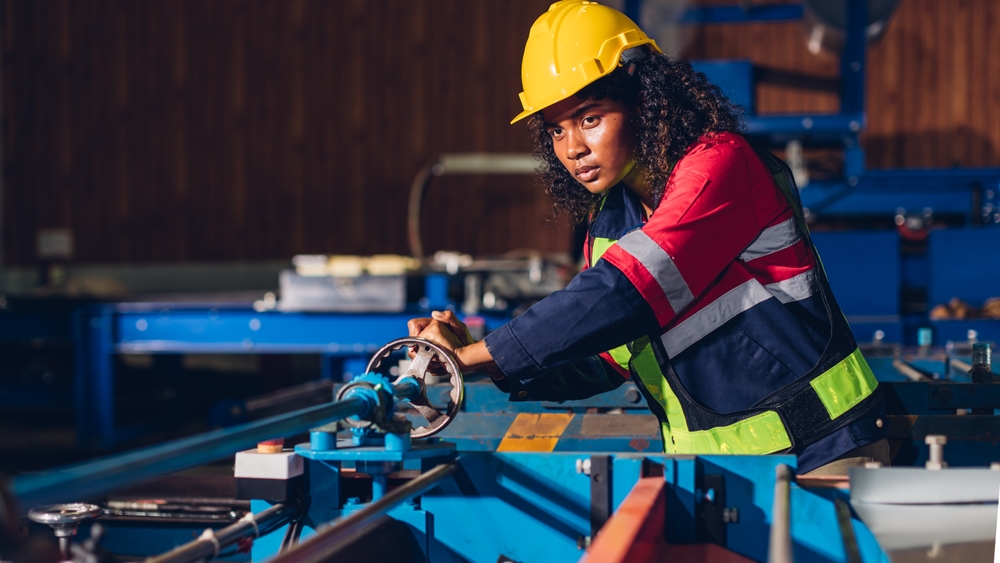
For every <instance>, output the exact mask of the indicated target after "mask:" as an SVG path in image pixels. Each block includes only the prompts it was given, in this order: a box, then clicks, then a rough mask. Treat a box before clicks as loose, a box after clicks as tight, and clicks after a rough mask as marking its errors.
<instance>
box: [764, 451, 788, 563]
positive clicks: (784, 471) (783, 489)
mask: <svg viewBox="0 0 1000 563" xmlns="http://www.w3.org/2000/svg"><path fill="white" fill-rule="evenodd" d="M791 511H792V470H791V469H790V468H789V467H788V466H787V465H785V464H784V463H782V464H779V465H778V466H777V467H775V468H774V504H773V506H772V507H771V545H770V548H769V549H768V551H767V563H792V562H793V561H794V558H793V557H792V519H791Z"/></svg>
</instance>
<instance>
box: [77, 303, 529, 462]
mask: <svg viewBox="0 0 1000 563" xmlns="http://www.w3.org/2000/svg"><path fill="white" fill-rule="evenodd" d="M426 314H427V311H426V310H423V309H413V310H409V311H406V312H402V313H290V312H281V311H266V312H258V311H254V310H253V308H252V307H250V305H249V304H247V305H239V306H234V305H232V304H229V305H216V306H213V305H211V304H155V303H138V304H137V303H108V304H103V305H97V306H93V307H87V308H84V309H81V310H80V311H78V312H77V314H76V316H75V323H74V325H75V326H74V340H75V348H76V350H77V356H76V374H75V377H76V380H75V385H76V399H75V400H76V412H77V442H78V443H79V444H80V445H81V446H82V447H86V448H90V449H95V448H96V449H102V450H107V449H110V448H113V447H115V446H116V445H118V444H121V443H122V442H124V441H127V440H129V439H131V438H132V437H134V435H135V433H136V430H135V429H132V430H131V431H129V430H123V429H120V428H117V427H116V426H115V419H114V409H115V401H114V355H115V354H208V353H224V354H303V353H314V354H320V355H322V356H323V358H324V362H323V368H322V373H321V376H322V377H327V378H330V377H338V376H340V375H341V374H343V375H344V376H345V377H347V378H349V377H350V376H351V375H356V374H360V373H363V371H364V368H365V366H366V365H367V363H368V359H369V357H370V356H371V354H372V352H374V351H375V350H377V349H378V348H379V347H380V346H381V345H382V344H384V343H386V342H389V341H391V340H395V339H396V338H399V337H401V336H405V335H406V323H407V321H409V320H410V319H412V318H414V317H418V316H423V315H426ZM480 316H482V317H484V318H485V319H486V330H487V331H490V330H495V329H496V328H499V327H500V326H501V325H502V324H503V323H504V322H506V321H507V320H509V315H507V314H506V313H497V314H489V313H481V314H480ZM338 363H339V364H340V367H341V368H342V369H340V370H339V371H340V373H336V372H337V365H338Z"/></svg>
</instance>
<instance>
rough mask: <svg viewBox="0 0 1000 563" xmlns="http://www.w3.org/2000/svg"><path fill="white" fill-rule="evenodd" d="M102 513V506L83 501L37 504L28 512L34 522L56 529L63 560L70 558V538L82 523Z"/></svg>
mask: <svg viewBox="0 0 1000 563" xmlns="http://www.w3.org/2000/svg"><path fill="white" fill-rule="evenodd" d="M100 515H101V507H100V506H97V505H96V504H85V503H82V502H74V503H69V504H51V505H47V506H37V507H35V508H32V509H31V510H30V511H29V512H28V518H30V519H31V521H32V522H37V523H39V524H46V525H48V526H50V527H51V528H52V529H53V530H54V531H55V534H56V537H57V538H59V554H60V555H61V556H62V560H63V561H66V560H68V559H69V558H70V553H69V544H70V538H72V537H73V536H75V535H76V529H77V528H78V527H80V524H82V523H84V522H85V521H87V520H90V519H93V518H97V517H98V516H100Z"/></svg>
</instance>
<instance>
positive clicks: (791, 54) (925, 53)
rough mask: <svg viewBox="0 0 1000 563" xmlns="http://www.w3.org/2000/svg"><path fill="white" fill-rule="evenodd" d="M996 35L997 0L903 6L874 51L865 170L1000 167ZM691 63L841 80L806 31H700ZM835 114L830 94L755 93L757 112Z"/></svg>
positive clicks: (794, 26)
mask: <svg viewBox="0 0 1000 563" xmlns="http://www.w3.org/2000/svg"><path fill="white" fill-rule="evenodd" d="M702 3H720V2H719V1H716V0H710V1H709V0H706V1H704V2H702ZM721 3H730V2H721ZM755 3H759V2H755ZM998 29H1000V2H997V1H996V0H903V1H902V2H900V5H899V8H898V10H897V11H896V13H895V14H894V16H893V18H892V20H891V22H890V23H889V26H888V28H887V30H886V32H885V34H884V35H883V36H882V37H881V38H880V39H879V40H878V41H876V42H874V43H872V44H870V45H869V48H868V58H867V62H868V67H867V88H866V96H867V100H866V103H867V110H868V126H867V129H866V131H865V133H864V137H863V144H864V147H865V149H866V151H867V164H868V166H870V167H873V168H897V167H941V166H944V167H950V166H998V165H1000V60H998V59H997V57H996V56H995V55H994V54H995V53H998V52H1000V34H998V33H997V30H998ZM685 56H687V57H689V58H749V59H751V60H753V61H755V62H756V63H758V64H760V65H763V66H766V67H769V68H773V69H777V70H782V71H788V72H797V73H806V74H811V75H815V76H818V77H825V78H832V77H836V76H837V74H838V70H837V67H838V59H837V57H836V56H833V55H831V54H828V53H821V54H819V55H817V56H813V55H811V54H809V53H808V51H807V50H806V48H805V32H804V29H803V26H802V25H801V24H800V23H799V22H789V23H778V24H763V23H762V24H746V25H720V26H706V27H702V28H701V29H699V30H698V32H697V33H696V36H695V38H694V40H693V41H692V43H691V45H690V47H689V48H688V50H687V52H686V53H685ZM837 109H838V102H837V98H836V96H835V95H833V94H831V93H827V92H817V91H807V90H796V89H792V88H788V87H781V86H776V85H761V86H758V88H757V111H758V112H759V113H789V112H800V111H818V112H835V111H837Z"/></svg>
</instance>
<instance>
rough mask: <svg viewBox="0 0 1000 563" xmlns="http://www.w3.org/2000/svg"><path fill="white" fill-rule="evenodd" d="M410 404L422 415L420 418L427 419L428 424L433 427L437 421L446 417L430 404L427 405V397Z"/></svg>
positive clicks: (418, 398) (419, 398)
mask: <svg viewBox="0 0 1000 563" xmlns="http://www.w3.org/2000/svg"><path fill="white" fill-rule="evenodd" d="M410 404H411V405H413V408H415V409H417V412H418V413H420V416H422V417H424V418H426V419H427V423H428V424H430V425H432V426H433V425H434V423H435V422H436V421H437V419H439V418H441V417H442V416H444V415H442V414H441V413H440V412H439V411H438V410H437V409H436V408H434V407H432V406H431V405H430V404H428V403H427V397H424V396H421V397H417V398H416V399H413V400H411V401H410Z"/></svg>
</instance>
